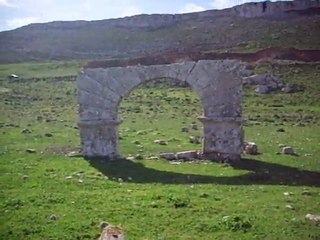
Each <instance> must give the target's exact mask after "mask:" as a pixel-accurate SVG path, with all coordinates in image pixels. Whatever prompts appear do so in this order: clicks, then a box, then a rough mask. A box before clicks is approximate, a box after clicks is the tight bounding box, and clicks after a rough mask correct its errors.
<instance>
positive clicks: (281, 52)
mask: <svg viewBox="0 0 320 240" xmlns="http://www.w3.org/2000/svg"><path fill="white" fill-rule="evenodd" d="M218 59H236V60H240V61H243V62H257V61H270V60H291V61H301V62H318V61H320V50H300V49H296V48H266V49H263V50H260V51H257V52H255V53H234V52H226V53H216V52H209V53H208V52H207V53H204V52H192V51H189V52H173V51H171V52H165V53H155V54H152V55H151V54H150V55H148V56H144V57H139V58H132V59H121V60H120V59H116V60H107V61H92V62H89V63H88V64H87V65H86V66H85V68H107V67H125V66H132V65H146V66H148V65H158V64H170V63H177V62H183V61H198V60H218Z"/></svg>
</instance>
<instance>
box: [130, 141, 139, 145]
mask: <svg viewBox="0 0 320 240" xmlns="http://www.w3.org/2000/svg"><path fill="white" fill-rule="evenodd" d="M132 143H133V144H137V145H139V144H141V143H140V142H139V141H138V140H135V141H133V142H132Z"/></svg>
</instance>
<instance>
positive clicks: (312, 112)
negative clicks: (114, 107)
mask: <svg viewBox="0 0 320 240" xmlns="http://www.w3.org/2000/svg"><path fill="white" fill-rule="evenodd" d="M79 65H80V63H77V62H71V63H69V62H64V63H62V62H54V63H43V64H16V65H0V82H1V85H0V99H1V103H0V114H1V120H0V127H1V132H0V134H1V138H0V193H1V194H0V211H1V214H0V239H6V240H11V239H12V240H15V239H22V238H23V239H30V240H31V239H32V240H35V239H39V240H40V239H62V240H74V239H80V240H82V239H97V238H98V236H99V234H100V232H99V228H98V226H99V223H100V222H101V221H107V222H110V223H113V224H120V225H122V226H123V227H124V229H125V230H126V239H129V240H130V239H137V240H141V239H150V240H153V239H166V240H167V239H169V240H170V239H181V240H182V239H183V240H185V239H270V240H274V239H297V240H301V239H310V240H311V239H312V240H316V239H320V233H319V226H316V225H315V224H314V223H313V222H309V221H306V220H305V219H304V216H305V215H306V214H307V213H313V214H318V215H319V214H320V200H319V199H320V188H319V187H320V158H319V156H320V137H319V136H320V85H319V79H320V65H319V64H297V63H274V64H271V65H270V64H265V65H263V64H261V65H258V66H256V68H255V72H257V73H263V72H271V73H273V74H275V75H276V76H279V77H281V78H283V79H284V80H285V81H286V82H287V83H291V84H299V85H301V86H303V87H304V88H305V91H304V92H299V93H294V94H283V93H274V94H270V95H258V94H256V93H255V92H254V91H253V89H252V88H247V89H245V96H244V116H245V119H246V123H245V132H246V140H248V141H254V142H256V143H257V144H258V146H259V149H260V152H261V154H260V155H256V156H249V155H244V159H243V160H242V161H241V162H240V163H238V164H236V165H234V166H230V165H225V164H217V163H212V162H207V161H203V162H184V163H181V164H171V163H170V162H168V161H165V160H161V159H157V156H158V153H159V152H164V151H180V150H190V149H200V148H201V146H200V145H199V144H192V143H190V142H189V138H190V136H202V132H201V125H200V122H197V120H196V117H197V116H199V115H200V114H201V103H200V102H199V99H198V97H197V96H196V95H195V94H194V93H193V92H192V91H191V90H190V89H187V88H171V87H169V86H167V85H165V84H161V85H159V86H157V87H154V86H152V85H144V86H142V87H141V88H139V89H136V90H134V91H133V92H132V93H131V94H130V95H129V96H128V97H127V98H126V99H124V100H123V102H122V103H121V106H120V109H119V111H120V114H121V117H122V118H123V119H124V122H123V124H122V125H121V126H120V135H121V141H120V144H121V152H122V154H123V155H124V156H126V157H127V158H129V159H131V158H132V159H141V160H130V161H118V162H113V163H108V162H107V163H106V162H102V161H98V160H96V161H87V160H84V159H83V158H80V157H79V158H77V157H75V158H69V157H66V156H65V154H66V153H67V152H69V151H73V150H77V149H79V141H80V140H79V130H78V129H77V124H76V123H77V103H76V86H75V81H72V79H71V80H70V77H66V78H64V76H72V75H76V74H77V71H78V66H79ZM63 66H65V67H63ZM10 73H16V74H19V75H21V78H19V79H15V80H9V79H8V78H7V76H8V74H10ZM56 77H60V78H56ZM64 79H65V80H64ZM191 124H198V126H199V130H190V132H188V133H185V132H181V128H182V127H190V126H191ZM157 139H163V140H165V141H167V142H168V144H167V145H159V144H155V143H154V140H157ZM282 145H290V146H292V147H293V148H294V149H295V151H296V152H297V156H289V155H282V154H279V152H280V151H281V148H280V146H282Z"/></svg>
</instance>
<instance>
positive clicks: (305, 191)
mask: <svg viewBox="0 0 320 240" xmlns="http://www.w3.org/2000/svg"><path fill="white" fill-rule="evenodd" d="M301 195H304V196H311V195H312V194H311V192H309V191H307V190H304V191H303V192H302V193H301Z"/></svg>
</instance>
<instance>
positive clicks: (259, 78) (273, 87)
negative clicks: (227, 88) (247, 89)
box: [243, 74, 283, 94]
mask: <svg viewBox="0 0 320 240" xmlns="http://www.w3.org/2000/svg"><path fill="white" fill-rule="evenodd" d="M243 84H244V85H256V86H257V87H256V90H255V91H256V92H258V93H261V94H266V93H270V92H272V91H277V90H280V89H281V87H282V86H283V83H282V81H281V80H280V79H278V78H276V77H274V76H272V75H270V74H261V75H252V76H249V77H245V78H243Z"/></svg>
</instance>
